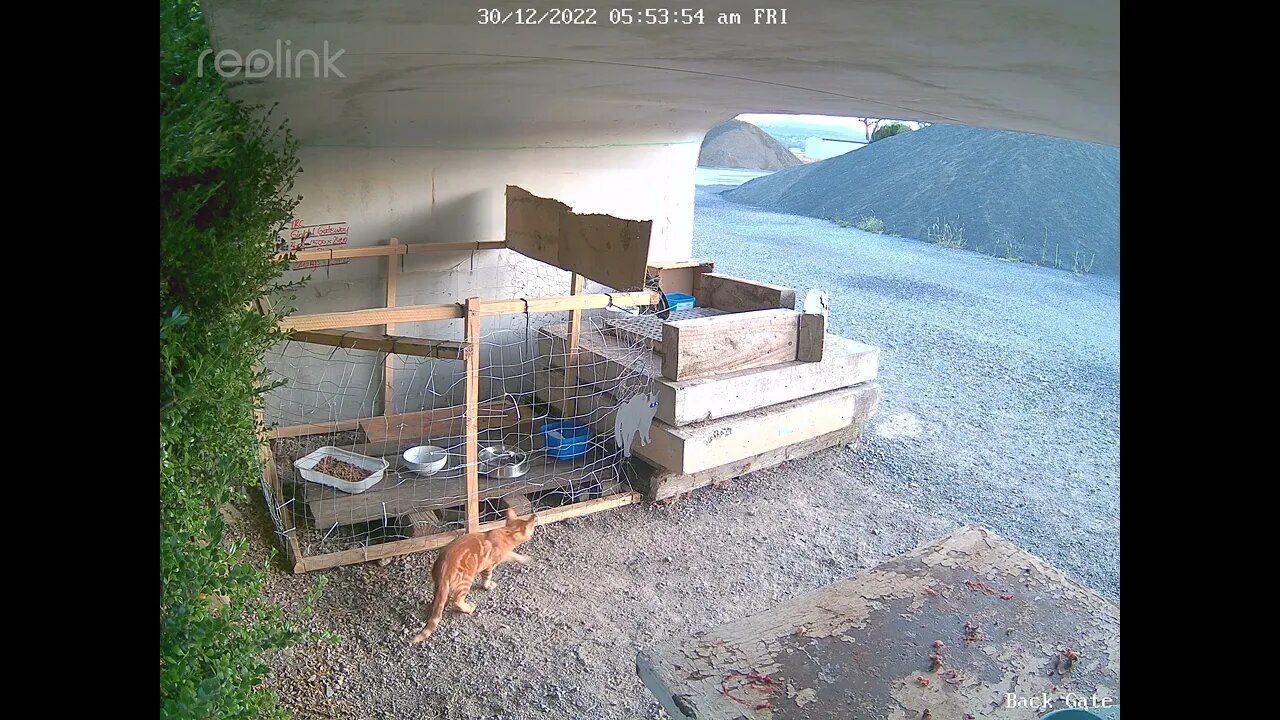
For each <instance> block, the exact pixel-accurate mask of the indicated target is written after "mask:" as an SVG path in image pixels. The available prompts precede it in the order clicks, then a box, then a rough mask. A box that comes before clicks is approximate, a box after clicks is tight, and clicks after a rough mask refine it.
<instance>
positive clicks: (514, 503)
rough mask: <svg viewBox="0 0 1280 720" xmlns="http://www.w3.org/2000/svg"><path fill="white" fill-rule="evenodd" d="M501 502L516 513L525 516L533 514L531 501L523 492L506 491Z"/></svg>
mask: <svg viewBox="0 0 1280 720" xmlns="http://www.w3.org/2000/svg"><path fill="white" fill-rule="evenodd" d="M502 504H503V505H504V506H505V507H509V508H511V509H512V510H515V511H516V515H519V516H520V517H527V516H529V515H532V514H533V503H531V502H529V497H528V496H527V495H525V494H524V493H507V494H506V495H503V496H502Z"/></svg>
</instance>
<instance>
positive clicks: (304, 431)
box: [267, 420, 360, 440]
mask: <svg viewBox="0 0 1280 720" xmlns="http://www.w3.org/2000/svg"><path fill="white" fill-rule="evenodd" d="M359 428H360V421H359V420H333V421H331V422H323V423H308V424H306V425H286V426H285V427H278V428H276V429H274V430H269V431H267V437H269V438H271V439H273V440H274V439H276V438H291V437H302V436H303V435H327V434H329V433H339V432H348V431H350V430H358V429H359Z"/></svg>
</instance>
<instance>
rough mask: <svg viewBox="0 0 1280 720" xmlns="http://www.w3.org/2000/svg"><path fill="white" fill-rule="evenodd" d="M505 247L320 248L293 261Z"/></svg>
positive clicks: (485, 243)
mask: <svg viewBox="0 0 1280 720" xmlns="http://www.w3.org/2000/svg"><path fill="white" fill-rule="evenodd" d="M506 246H507V244H506V242H504V241H502V240H478V241H475V242H452V243H410V244H393V245H373V246H370V247H355V248H353V247H344V248H320V249H315V250H299V251H298V252H297V254H296V256H295V257H294V260H295V261H303V260H350V259H354V258H370V257H391V256H394V255H409V254H418V253H438V252H466V251H469V250H501V249H503V248H505V247H506ZM286 257H288V253H277V254H276V259H277V260H282V259H284V258H286Z"/></svg>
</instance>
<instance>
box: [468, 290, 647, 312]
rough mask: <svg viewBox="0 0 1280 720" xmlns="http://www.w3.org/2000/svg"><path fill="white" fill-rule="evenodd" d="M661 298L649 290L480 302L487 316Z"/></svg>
mask: <svg viewBox="0 0 1280 720" xmlns="http://www.w3.org/2000/svg"><path fill="white" fill-rule="evenodd" d="M657 302H658V296H657V294H656V293H652V292H649V291H648V290H640V291H636V292H623V293H595V294H591V295H570V296H565V297H550V298H529V299H527V300H485V301H484V304H483V305H481V306H480V314H481V315H484V316H486V317H487V316H490V315H522V314H524V313H525V312H526V311H528V312H530V313H548V312H564V311H566V310H599V309H601V308H607V307H609V306H610V305H613V306H615V307H642V306H646V305H655V304H657Z"/></svg>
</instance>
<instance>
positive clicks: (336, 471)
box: [312, 457, 373, 482]
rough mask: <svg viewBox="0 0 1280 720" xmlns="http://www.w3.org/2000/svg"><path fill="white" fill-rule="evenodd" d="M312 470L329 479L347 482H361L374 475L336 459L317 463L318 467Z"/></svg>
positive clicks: (327, 458) (328, 458)
mask: <svg viewBox="0 0 1280 720" xmlns="http://www.w3.org/2000/svg"><path fill="white" fill-rule="evenodd" d="M312 470H315V471H316V472H320V473H324V474H325V475H328V476H329V477H332V478H337V479H339V480H343V481H345V482H360V481H361V480H364V479H365V478H367V477H369V476H370V475H372V474H373V473H372V472H370V471H368V470H366V469H364V468H362V467H360V466H359V465H352V464H351V463H349V462H343V461H342V460H339V459H337V458H335V457H326V458H324V459H322V460H321V461H320V462H318V463H316V466H315V467H314V468H312Z"/></svg>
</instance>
